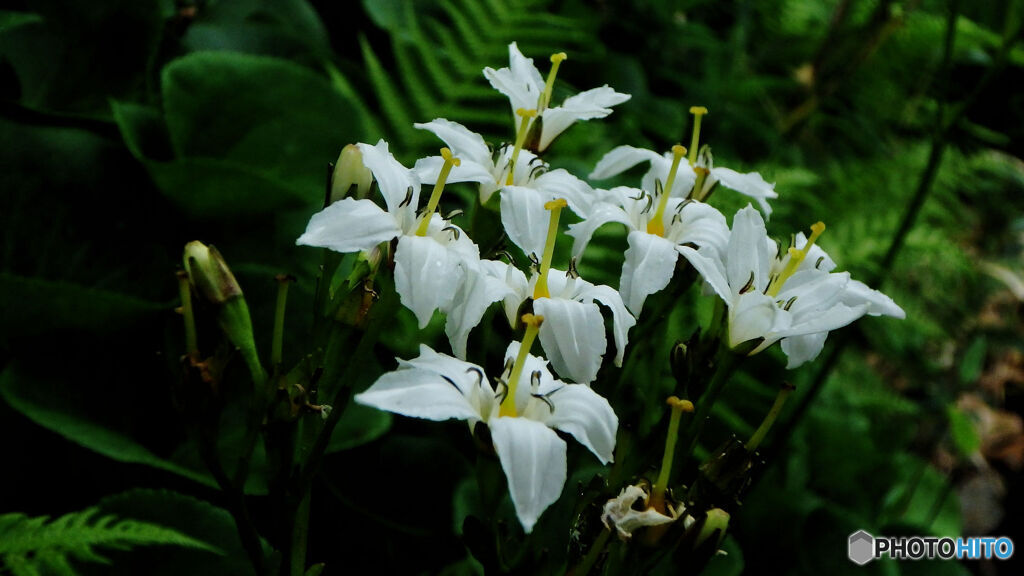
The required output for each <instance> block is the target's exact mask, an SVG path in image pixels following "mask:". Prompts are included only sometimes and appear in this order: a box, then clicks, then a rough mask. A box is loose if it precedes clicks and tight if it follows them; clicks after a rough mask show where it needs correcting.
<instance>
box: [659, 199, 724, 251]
mask: <svg viewBox="0 0 1024 576" xmlns="http://www.w3.org/2000/svg"><path fill="white" fill-rule="evenodd" d="M680 204H684V205H683V207H682V209H679V205H680ZM669 211H671V212H672V213H675V214H679V216H680V219H679V221H678V222H676V223H675V224H671V220H669V223H668V226H667V232H666V235H667V236H668V237H669V238H670V239H671V240H672V241H673V242H675V243H676V244H694V245H696V246H699V247H700V248H701V249H704V250H707V249H713V250H715V251H716V252H717V253H718V254H725V253H726V251H727V249H728V246H729V225H728V224H727V223H726V221H725V216H723V215H722V213H721V212H719V211H718V210H717V209H716V208H714V207H712V206H708V205H707V204H704V203H703V202H689V203H685V202H684V201H683V200H676V199H670V200H669V204H668V210H666V213H668V212H669Z"/></svg>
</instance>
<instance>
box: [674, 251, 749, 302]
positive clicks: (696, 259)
mask: <svg viewBox="0 0 1024 576" xmlns="http://www.w3.org/2000/svg"><path fill="white" fill-rule="evenodd" d="M678 250H679V253H680V254H682V255H683V257H684V258H686V259H687V260H688V261H689V262H690V265H691V266H693V268H694V269H695V270H696V271H697V273H699V274H700V275H701V277H702V278H704V281H705V282H707V284H708V285H709V286H711V288H712V289H713V290H714V291H715V293H716V294H718V296H719V297H720V298H721V299H722V300H723V301H725V303H726V304H728V303H730V302H732V298H733V295H732V289H731V288H730V287H729V281H728V280H726V278H725V263H723V262H722V255H721V254H719V253H717V252H714V251H711V252H699V251H697V250H694V249H693V248H690V247H689V246H680V247H679V248H678ZM740 288H742V286H740Z"/></svg>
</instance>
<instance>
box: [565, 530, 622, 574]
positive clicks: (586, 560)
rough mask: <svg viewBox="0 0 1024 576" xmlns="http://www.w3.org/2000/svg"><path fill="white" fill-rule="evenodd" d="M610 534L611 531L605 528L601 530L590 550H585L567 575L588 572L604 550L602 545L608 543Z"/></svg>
mask: <svg viewBox="0 0 1024 576" xmlns="http://www.w3.org/2000/svg"><path fill="white" fill-rule="evenodd" d="M611 535H612V531H611V530H609V529H607V528H605V529H604V530H601V533H600V534H598V535H597V538H596V539H595V540H594V543H593V544H591V545H590V550H588V551H587V555H586V556H584V557H583V560H582V561H580V563H579V564H577V565H576V566H575V567H574V568H572V569H570V570H569V572H567V575H568V576H587V574H589V573H590V569H591V568H593V567H594V564H596V563H597V559H598V558H600V557H601V553H602V552H604V547H605V546H606V545H607V544H608V537H609V536H611Z"/></svg>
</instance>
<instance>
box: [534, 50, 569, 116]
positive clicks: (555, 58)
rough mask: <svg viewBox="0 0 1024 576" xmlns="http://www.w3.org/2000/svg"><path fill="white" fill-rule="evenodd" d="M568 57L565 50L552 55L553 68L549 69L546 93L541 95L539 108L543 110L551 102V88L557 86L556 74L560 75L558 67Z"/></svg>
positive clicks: (545, 86) (545, 87)
mask: <svg viewBox="0 0 1024 576" xmlns="http://www.w3.org/2000/svg"><path fill="white" fill-rule="evenodd" d="M566 58H568V56H566V54H565V52H559V53H557V54H552V55H551V70H549V71H548V81H547V83H546V84H545V85H544V93H543V94H541V95H540V101H539V102H538V103H537V109H538V110H541V111H543V110H544V109H545V108H547V107H548V104H550V103H551V89H552V88H554V86H555V76H557V75H558V67H559V66H561V65H562V60H565V59H566Z"/></svg>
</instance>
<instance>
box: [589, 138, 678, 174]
mask: <svg viewBox="0 0 1024 576" xmlns="http://www.w3.org/2000/svg"><path fill="white" fill-rule="evenodd" d="M660 158H661V154H658V153H657V152H655V151H654V150H647V149H645V148H634V147H633V146H617V147H615V148H613V149H612V150H611V151H610V152H608V153H607V154H605V155H604V156H603V157H602V158H601V160H599V161H598V163H597V166H595V167H594V171H593V172H591V173H590V176H588V178H590V179H591V180H604V179H605V178H611V177H612V176H615V175H616V174H621V173H622V172H625V171H626V170H629V169H630V168H632V167H633V166H636V165H637V164H640V163H641V162H657V161H658V160H659V159H660Z"/></svg>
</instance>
